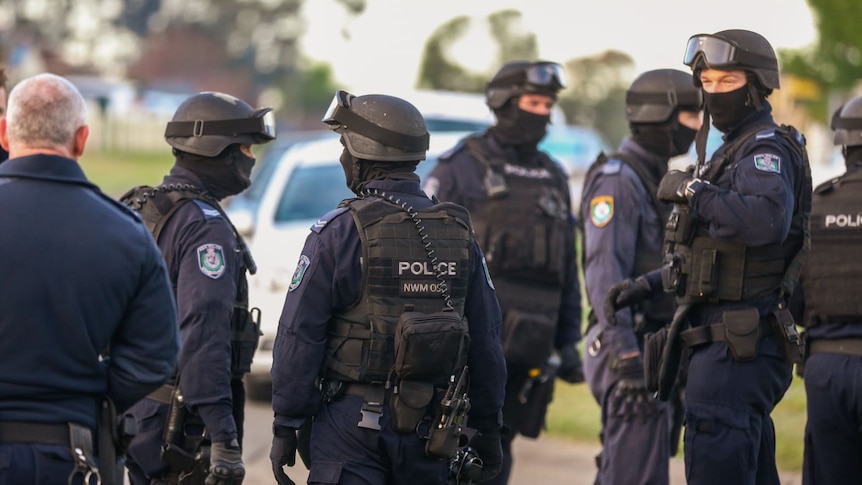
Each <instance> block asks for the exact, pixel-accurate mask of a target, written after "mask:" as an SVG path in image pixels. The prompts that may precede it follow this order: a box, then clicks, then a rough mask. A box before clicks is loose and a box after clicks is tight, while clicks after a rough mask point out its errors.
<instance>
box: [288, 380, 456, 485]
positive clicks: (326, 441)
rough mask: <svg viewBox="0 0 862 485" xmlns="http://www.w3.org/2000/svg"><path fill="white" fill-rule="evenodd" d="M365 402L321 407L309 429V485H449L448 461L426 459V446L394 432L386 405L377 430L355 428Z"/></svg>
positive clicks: (347, 400) (349, 398)
mask: <svg viewBox="0 0 862 485" xmlns="http://www.w3.org/2000/svg"><path fill="white" fill-rule="evenodd" d="M363 402H364V398H363V397H362V396H354V395H345V396H344V397H342V398H339V399H337V400H335V401H333V402H330V403H328V404H323V405H322V406H321V408H320V411H319V412H318V413H317V415H316V416H315V418H314V426H313V427H312V434H311V450H310V452H311V469H310V470H309V474H308V483H309V484H311V485H314V484H340V485H445V484H446V483H447V473H448V469H449V461H448V460H446V459H442V458H433V457H429V456H427V455H426V454H425V443H426V441H425V440H423V439H420V438H419V437H418V435H417V433H416V432H412V433H406V434H400V433H397V432H395V431H394V430H393V428H392V425H391V421H390V413H389V409H388V404H386V405H384V406H383V416H382V417H381V419H380V427H381V429H380V430H372V429H367V428H360V427H358V426H357V424H358V423H359V422H360V421H361V420H362V414H361V408H362V404H363ZM387 402H388V397H387ZM431 405H432V406H434V405H435V403H434V402H432V404H431ZM288 473H289V470H288Z"/></svg>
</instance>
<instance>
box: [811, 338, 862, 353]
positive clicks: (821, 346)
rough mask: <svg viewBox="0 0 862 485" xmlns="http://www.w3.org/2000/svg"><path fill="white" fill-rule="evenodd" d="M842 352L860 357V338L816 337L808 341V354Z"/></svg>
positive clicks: (861, 342)
mask: <svg viewBox="0 0 862 485" xmlns="http://www.w3.org/2000/svg"><path fill="white" fill-rule="evenodd" d="M811 354H844V355H856V356H860V357H862V338H841V339H818V340H811V341H809V342H808V355H811Z"/></svg>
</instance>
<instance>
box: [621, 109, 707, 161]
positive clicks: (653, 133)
mask: <svg viewBox="0 0 862 485" xmlns="http://www.w3.org/2000/svg"><path fill="white" fill-rule="evenodd" d="M677 113H678V112H677V111H674V112H673V114H672V115H671V118H670V120H668V121H666V122H664V123H630V124H629V126H630V128H631V133H632V139H633V140H634V141H635V142H637V144H638V145H640V146H641V147H643V148H644V149H646V150H647V151H648V152H650V153H652V154H654V155H658V156H660V157H664V158H670V157H675V156H677V155H682V154H683V153H685V152H687V151H688V149H689V148H691V144H692V142H693V141H694V137H695V135H696V134H697V130H692V129H691V128H689V127H687V126H685V125H681V124H679V120H678V119H677Z"/></svg>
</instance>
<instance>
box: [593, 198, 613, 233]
mask: <svg viewBox="0 0 862 485" xmlns="http://www.w3.org/2000/svg"><path fill="white" fill-rule="evenodd" d="M613 217H614V198H613V197H611V196H610V195H600V196H598V197H593V199H592V200H591V201H590V222H592V223H593V225H594V226H596V227H605V226H607V225H608V223H609V222H611V219H613Z"/></svg>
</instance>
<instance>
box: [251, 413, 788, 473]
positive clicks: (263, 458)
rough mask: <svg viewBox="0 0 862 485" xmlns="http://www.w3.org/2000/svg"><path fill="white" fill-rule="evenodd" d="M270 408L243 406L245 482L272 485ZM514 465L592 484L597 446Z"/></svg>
mask: <svg viewBox="0 0 862 485" xmlns="http://www.w3.org/2000/svg"><path fill="white" fill-rule="evenodd" d="M271 427H272V408H271V407H270V404H269V403H263V402H254V401H249V402H248V403H247V405H246V438H245V441H246V443H245V450H244V452H243V454H244V457H243V458H244V460H245V463H246V466H247V467H248V469H247V470H248V475H247V478H246V480H245V483H247V484H249V485H258V484H274V483H275V480H274V479H273V478H272V469H271V466H270V463H269V446H270V441H271V431H270V430H271ZM513 446H514V453H515V465H514V469H513V472H512V478H511V480H510V484H511V485H593V480H594V478H595V461H594V457H595V456H596V454H597V453H598V452H599V447H598V445H591V444H578V443H572V442H569V441H562V440H560V439H558V438H552V437H547V436H543V437H541V438H540V439H538V440H531V439H521V438H519V439H516V440H515V442H514V445H513ZM288 474H289V475H290V477H291V479H293V480H294V481H295V482H296V483H297V484H304V483H306V479H307V478H308V472H307V471H306V470H305V467H303V466H302V464H301V463H300V462H299V459H298V458H297V466H295V467H293V468H290V469H288ZM781 483H782V485H800V484H801V483H802V480H801V478H800V477H799V475H798V474H791V473H788V474H782V477H781ZM671 485H685V468H684V465H683V461H682V458H681V457H677V458H674V459H673V460H671Z"/></svg>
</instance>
